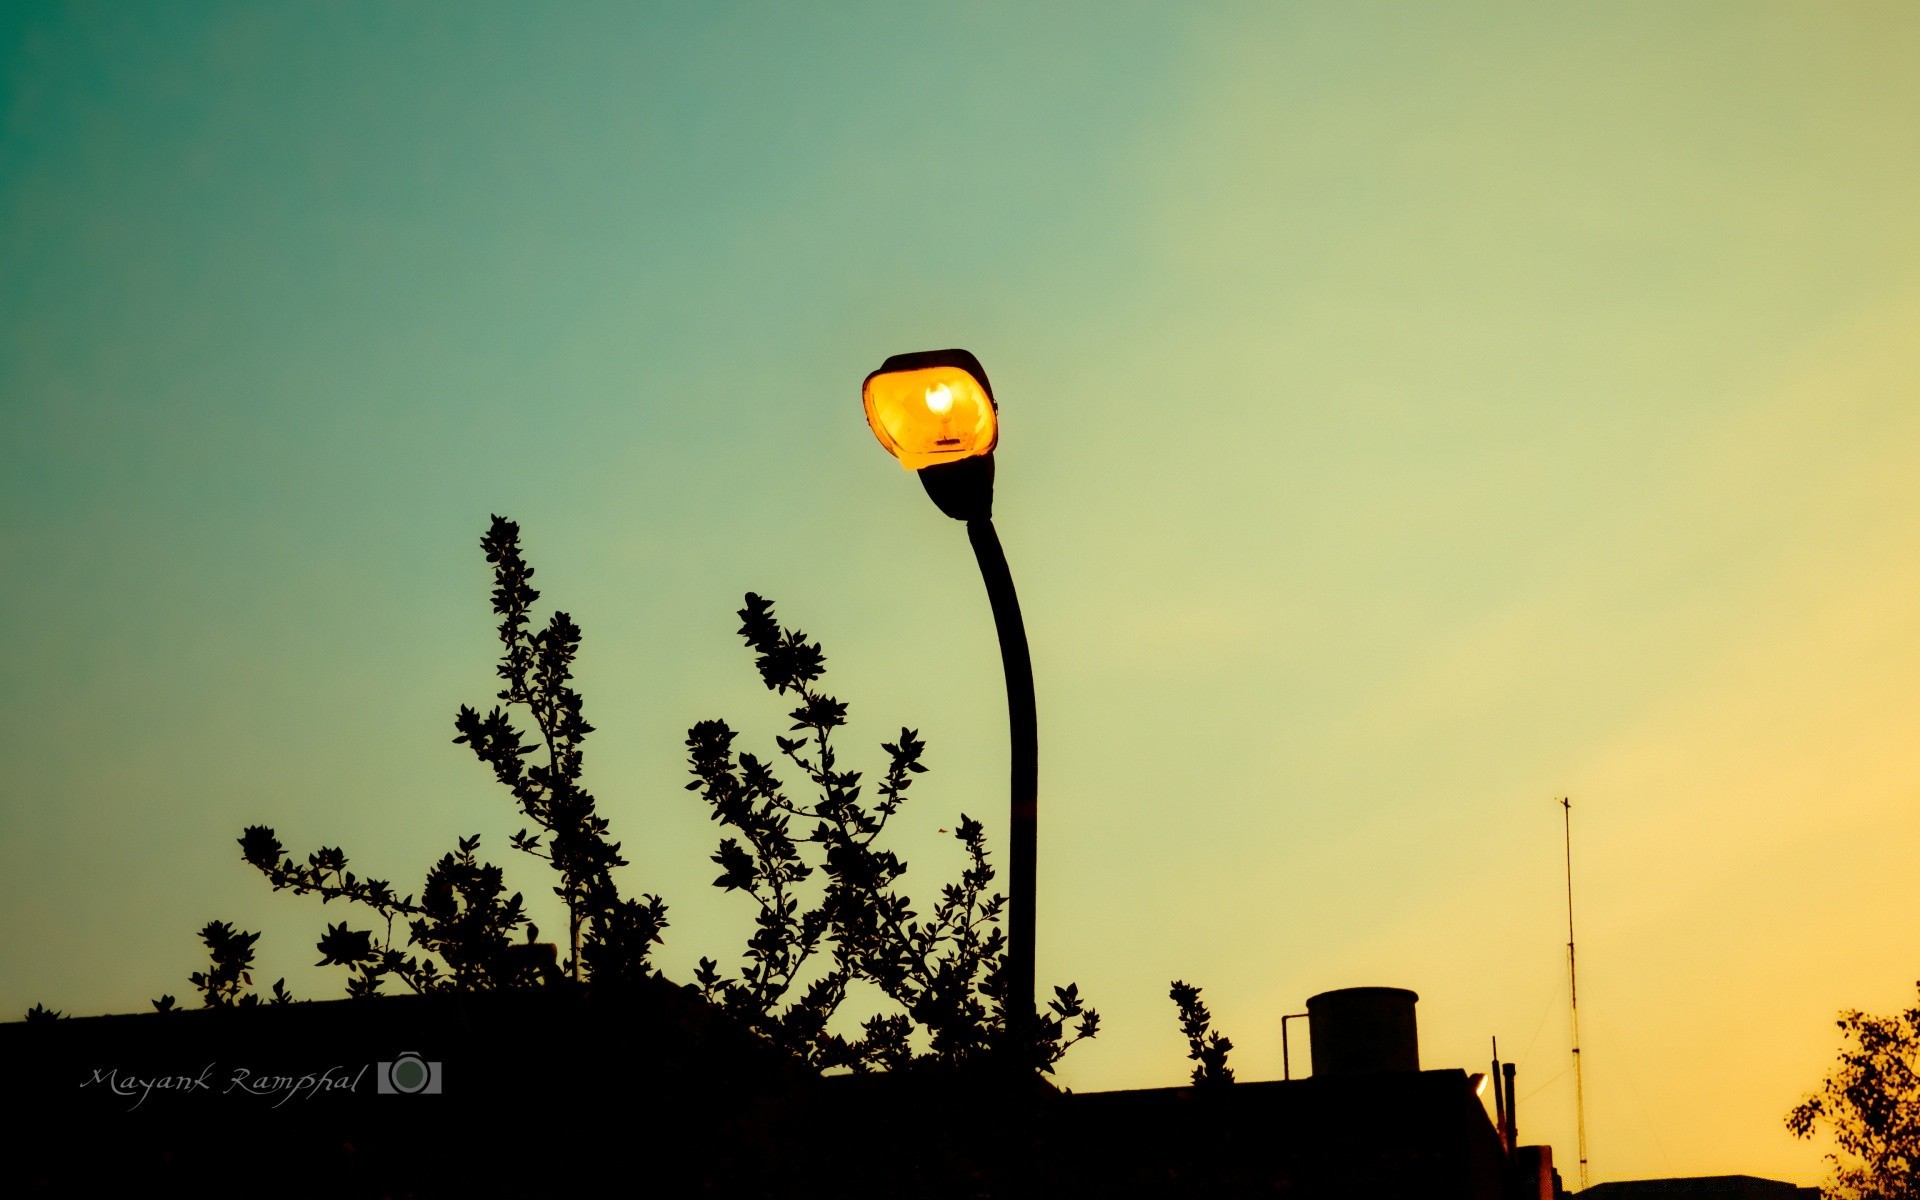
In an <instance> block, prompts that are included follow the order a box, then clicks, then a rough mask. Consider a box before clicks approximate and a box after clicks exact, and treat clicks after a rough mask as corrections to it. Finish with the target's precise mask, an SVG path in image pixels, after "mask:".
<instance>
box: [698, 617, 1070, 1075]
mask: <svg viewBox="0 0 1920 1200" xmlns="http://www.w3.org/2000/svg"><path fill="white" fill-rule="evenodd" d="M738 616H739V617H740V621H741V625H740V629H739V631H738V632H739V636H740V637H741V639H742V640H743V641H744V642H745V643H746V646H747V648H748V649H749V650H751V651H752V652H753V653H754V654H755V656H756V657H755V661H754V665H755V666H756V667H757V668H758V669H759V672H760V678H761V682H762V683H764V684H765V685H766V687H767V689H768V690H769V691H771V692H773V693H774V694H776V695H782V696H785V695H789V694H790V695H791V696H792V697H793V699H794V700H795V701H796V706H795V707H794V708H793V710H792V711H791V712H789V713H788V716H789V717H790V718H791V720H792V721H793V724H792V726H791V728H790V729H789V733H792V734H797V735H799V736H792V737H789V736H777V737H776V738H775V739H774V741H775V744H776V746H777V747H778V749H779V753H780V755H781V757H783V758H784V759H785V760H786V761H787V763H788V764H790V765H791V766H792V767H793V768H795V769H797V771H798V772H799V774H800V775H801V776H802V777H804V778H805V779H806V781H807V784H808V785H809V793H810V794H809V795H808V796H807V797H806V798H804V799H800V798H795V797H792V796H790V795H789V794H788V793H787V791H786V789H785V787H784V786H783V785H782V784H781V782H780V780H779V779H778V778H777V777H776V776H775V775H774V773H773V771H772V769H771V767H770V766H769V765H768V763H767V762H766V761H764V760H763V759H761V758H759V757H757V756H755V755H753V754H751V753H744V752H743V753H740V754H739V755H738V756H737V757H736V755H735V753H734V749H733V743H734V740H735V737H736V734H735V732H734V731H733V730H732V729H731V728H730V727H728V725H727V724H726V723H725V722H724V721H702V722H700V723H699V724H696V725H695V726H694V727H693V728H692V729H691V730H690V731H689V732H688V734H687V762H688V767H689V770H690V771H691V773H692V775H693V776H694V778H693V780H692V781H691V782H690V783H688V784H687V789H688V790H689V791H697V792H699V793H700V794H701V798H702V799H703V800H705V801H706V803H707V805H708V806H709V807H710V808H711V810H712V811H711V813H710V814H709V815H710V816H711V818H712V819H713V820H714V821H716V822H718V823H719V824H720V825H722V826H723V827H725V828H727V829H730V830H732V831H734V832H735V833H736V834H737V836H728V837H724V838H722V840H721V841H720V844H719V848H718V850H716V851H715V853H714V855H713V861H714V862H715V863H716V864H717V865H718V866H719V867H720V869H721V874H720V876H719V877H718V878H716V879H715V880H714V886H715V887H718V888H720V889H722V890H723V891H729V892H732V891H738V892H743V893H745V894H746V895H747V896H748V897H750V898H751V899H752V900H753V901H754V903H755V905H756V908H757V910H758V911H757V913H756V922H757V927H756V930H755V933H754V935H753V937H752V938H751V939H750V940H749V942H748V945H747V948H746V951H745V954H744V956H743V963H742V965H741V967H740V971H739V976H738V978H734V979H729V978H724V977H722V976H721V974H720V972H719V966H718V964H717V963H715V962H714V961H713V960H712V959H702V960H701V962H700V967H699V971H698V973H697V975H696V978H695V982H696V983H697V985H698V986H699V987H700V989H701V992H702V994H704V995H706V996H707V997H709V998H710V999H712V1000H714V1001H715V1002H716V1003H718V1004H719V1005H720V1006H721V1007H722V1008H724V1009H725V1010H727V1011H728V1012H731V1013H733V1014H735V1015H736V1016H737V1017H739V1018H740V1019H742V1020H743V1021H745V1022H746V1023H747V1024H749V1025H750V1026H752V1027H753V1028H755V1029H758V1030H760V1031H762V1032H763V1033H765V1034H766V1035H767V1036H769V1037H770V1038H772V1039H773V1040H775V1041H776V1042H778V1043H780V1044H782V1045H784V1046H786V1047H787V1048H788V1049H790V1050H792V1051H793V1052H795V1053H797V1054H801V1055H803V1056H805V1057H807V1058H808V1059H809V1060H810V1061H812V1062H814V1063H815V1064H816V1065H818V1066H821V1067H847V1068H850V1069H852V1070H855V1071H870V1070H875V1069H883V1070H897V1069H899V1068H902V1067H904V1066H907V1065H909V1064H910V1063H914V1062H916V1061H918V1062H922V1063H927V1064H942V1065H947V1066H957V1065H960V1064H964V1063H969V1062H974V1061H978V1060H980V1059H982V1058H984V1057H986V1056H988V1055H990V1054H993V1053H996V1052H999V1051H1002V1050H1004V1049H1008V1047H1007V1046H1006V1030H1007V1002H1006V981H1005V965H1006V944H1007V943H1006V934H1005V931H1004V930H1002V929H1001V928H1000V924H999V922H1000V919H1001V916H1002V914H1003V912H1004V911H1005V908H1006V897H1004V896H1003V895H1000V894H999V893H990V892H989V890H988V889H989V887H990V885H991V884H992V882H993V878H994V869H993V867H992V865H991V864H990V862H989V861H988V855H987V849H986V832H985V828H984V827H983V826H982V825H981V823H980V822H978V821H976V820H974V819H973V818H971V817H968V816H967V815H966V814H964V813H963V814H961V815H960V818H959V821H958V823H957V826H956V829H955V832H956V834H957V835H958V840H959V842H960V844H961V846H962V847H963V848H964V850H965V852H966V855H967V866H966V867H965V869H964V870H963V871H962V872H961V875H960V879H959V881H958V882H957V883H951V884H947V885H946V886H945V887H944V888H943V889H942V891H941V897H940V900H939V902H938V903H937V904H936V905H935V906H934V908H933V910H932V912H931V913H930V914H929V915H928V916H927V917H926V918H925V919H921V917H920V916H919V914H918V913H917V912H916V911H915V910H914V908H913V906H912V901H911V900H910V899H909V898H908V897H907V895H906V894H905V893H904V892H902V891H901V890H900V889H899V887H898V886H897V885H898V883H899V881H900V879H901V877H902V876H903V875H905V874H906V870H907V864H906V863H905V862H904V861H903V860H902V859H901V858H900V857H899V856H898V855H896V854H895V853H894V852H892V851H891V850H886V849H883V848H881V847H880V846H879V845H878V841H879V838H880V836H881V834H882V833H884V832H885V830H886V827H887V823H888V821H889V820H890V819H891V818H892V817H893V816H894V815H895V814H896V813H898V812H899V811H900V808H901V806H902V805H903V804H904V803H905V802H906V799H907V794H908V791H909V790H910V789H911V787H912V785H913V780H914V777H915V776H916V775H920V774H923V773H925V771H926V770H927V768H926V765H925V764H924V763H923V762H922V761H921V759H922V756H923V754H924V753H925V750H926V744H925V743H924V742H923V741H922V740H921V739H920V736H919V734H918V732H917V731H915V730H913V729H907V728H902V729H901V731H900V736H899V737H898V738H897V739H895V740H894V741H891V742H886V743H883V744H882V745H881V749H882V750H883V751H885V752H886V755H887V768H886V771H885V773H884V774H883V775H882V776H881V777H880V779H879V781H878V783H877V784H875V786H874V795H875V797H876V798H875V800H874V801H873V802H872V803H871V804H868V803H866V802H864V801H863V800H862V795H861V794H862V784H861V773H860V772H858V771H848V770H844V769H842V767H841V765H840V760H839V756H838V752H837V750H836V748H835V746H834V744H833V734H834V731H835V730H837V729H839V728H840V727H841V726H842V725H844V724H845V723H846V715H847V705H846V704H845V702H843V701H841V700H838V699H836V698H835V697H833V696H831V695H828V694H827V693H826V692H825V691H823V690H822V689H821V688H820V687H819V686H817V685H818V684H819V681H820V680H821V678H822V676H823V675H824V674H825V671H826V654H825V652H824V651H823V650H822V648H821V646H820V644H819V643H818V642H816V641H813V640H811V639H809V638H808V637H807V635H806V633H805V632H804V631H802V630H799V629H789V628H782V627H781V626H780V624H779V622H778V620H777V619H776V617H775V614H774V607H773V603H772V601H770V600H767V599H765V598H763V597H761V596H758V595H755V594H753V593H751V592H749V593H748V594H747V596H746V607H744V608H742V609H741V610H740V611H739V613H738ZM796 824H798V825H799V826H801V827H803V829H802V831H801V832H800V833H799V835H798V836H797V837H796ZM810 859H811V861H809V860H810ZM815 875H819V876H823V877H824V882H823V883H822V884H821V885H820V886H819V887H818V888H817V889H815V891H814V895H813V902H812V903H811V905H810V906H809V907H807V908H805V909H803V908H802V907H801V900H800V892H801V890H802V885H803V884H805V883H806V881H808V880H809V879H811V878H813V877H814V876H815ZM823 949H824V951H825V953H826V954H827V956H828V958H829V959H830V965H827V966H826V967H825V968H824V969H823V970H822V971H821V972H820V973H819V974H818V975H817V976H816V977H815V978H814V979H813V980H812V982H811V983H810V984H809V985H808V986H807V987H806V988H805V990H804V991H803V992H802V994H801V995H800V997H799V998H798V999H797V1000H795V1001H793V1002H792V1003H790V1004H786V1005H785V1007H784V1008H783V1007H782V1004H783V1003H784V1002H785V1001H786V998H787V997H788V995H789V994H790V993H791V992H792V991H793V989H794V988H795V987H796V985H797V983H798V981H799V980H800V979H801V977H802V969H803V968H804V967H805V966H806V965H807V963H808V962H809V960H811V959H813V958H815V956H817V955H819V954H820V953H821V952H822V951H823ZM855 979H866V980H868V981H870V982H872V983H873V984H875V985H876V986H878V988H879V989H880V991H881V992H882V993H883V994H885V995H886V996H887V997H888V998H889V999H891V1000H892V1001H894V1002H895V1003H896V1004H897V1005H898V1006H899V1007H900V1009H901V1010H902V1011H901V1012H898V1013H894V1014H885V1015H875V1016H872V1017H869V1018H868V1019H867V1020H866V1021H865V1022H864V1023H863V1025H862V1033H861V1036H859V1037H857V1038H851V1039H849V1038H845V1037H841V1036H839V1035H835V1034H830V1033H828V1032H827V1031H826V1026H827V1024H828V1022H829V1021H830V1020H831V1019H832V1017H833V1015H834V1013H835V1011H836V1010H837V1009H838V1008H839V1006H840V1004H841V1003H842V1001H844V1000H845V998H846V994H847V985H848V984H849V983H850V982H852V981H853V980H855ZM1074 1018H1078V1019H1079V1024H1078V1027H1077V1028H1076V1030H1075V1031H1074V1033H1073V1035H1072V1036H1067V1035H1066V1033H1065V1023H1066V1022H1068V1021H1070V1020H1073V1019H1074ZM1099 1020H1100V1018H1099V1014H1098V1013H1096V1012H1095V1011H1093V1010H1092V1009H1089V1008H1087V1007H1086V1006H1085V1005H1084V1003H1083V1002H1082V1001H1081V1000H1080V997H1079V993H1078V989H1077V987H1075V986H1073V985H1069V986H1067V987H1065V988H1056V989H1055V998H1054V1000H1053V1002H1052V1004H1051V1006H1050V1014H1049V1015H1048V1016H1047V1017H1045V1018H1043V1019H1042V1020H1041V1021H1040V1022H1039V1023H1038V1026H1039V1028H1038V1029H1037V1031H1036V1039H1035V1044H1034V1045H1033V1046H1030V1047H1012V1048H1011V1049H1012V1050H1013V1052H1014V1053H1015V1054H1016V1055H1018V1056H1019V1057H1020V1058H1024V1059H1026V1060H1028V1062H1029V1063H1030V1065H1032V1066H1035V1067H1038V1068H1040V1069H1043V1070H1051V1069H1052V1066H1053V1064H1054V1063H1056V1062H1057V1061H1059V1059H1060V1056H1061V1055H1062V1054H1064V1053H1065V1052H1066V1050H1067V1048H1068V1047H1070V1046H1072V1045H1073V1044H1074V1043H1075V1042H1078V1041H1080V1040H1083V1039H1085V1038H1090V1037H1093V1036H1094V1035H1095V1033H1096V1032H1097V1031H1098V1027H1099ZM916 1029H917V1030H918V1031H919V1033H920V1034H922V1035H923V1036H924V1049H917V1048H916V1045H915V1040H916V1039H915V1034H916Z"/></svg>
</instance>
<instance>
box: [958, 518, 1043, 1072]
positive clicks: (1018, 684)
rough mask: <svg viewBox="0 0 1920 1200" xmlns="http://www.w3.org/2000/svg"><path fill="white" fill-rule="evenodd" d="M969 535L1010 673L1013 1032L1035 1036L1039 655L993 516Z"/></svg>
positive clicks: (1009, 877) (1010, 1008)
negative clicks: (1031, 645) (1030, 642)
mask: <svg viewBox="0 0 1920 1200" xmlns="http://www.w3.org/2000/svg"><path fill="white" fill-rule="evenodd" d="M967 540H968V541H970V542H972V543H973V555H974V557H975V558H977V559H978V560H979V561H980V577H981V578H982V579H983V580H985V581H986V585H987V603H989V604H991V605H992V606H993V624H994V628H995V629H997V630H998V631H999V634H1000V663H1001V667H1002V669H1003V671H1004V672H1005V674H1006V677H1007V726H1008V732H1009V735H1010V740H1011V742H1012V767H1013V769H1012V772H1011V779H1010V787H1009V789H1008V790H1009V793H1010V794H1011V796H1012V800H1013V844H1012V847H1011V853H1010V854H1009V856H1008V860H1007V921H1008V932H1007V1011H1008V1029H1009V1032H1010V1033H1014V1032H1015V1031H1017V1030H1020V1027H1021V1026H1023V1025H1024V1026H1026V1027H1027V1028H1026V1029H1025V1030H1023V1031H1020V1034H1019V1035H1018V1036H1016V1039H1015V1042H1014V1044H1015V1045H1016V1046H1021V1045H1023V1044H1024V1043H1023V1041H1022V1040H1020V1038H1021V1037H1022V1036H1024V1037H1031V1036H1032V1034H1033V1032H1034V1031H1033V1029H1032V1024H1033V1019H1034V978H1033V907H1034V901H1033V892H1034V858H1035V857H1036V852H1037V850H1038V848H1039V847H1038V842H1039V834H1038V825H1039V816H1040V731H1039V721H1038V717H1037V715H1036V714H1035V711H1034V704H1033V659H1032V658H1031V657H1029V656H1028V654H1027V629H1026V626H1025V624H1023V623H1022V622H1021V620H1020V598H1019V597H1018V596H1017V595H1015V594H1014V591H1013V575H1012V573H1011V572H1009V571H1008V570H1007V556H1006V554H1005V553H1004V552H1002V551H1001V549H1000V535H999V534H998V533H997V532H995V530H994V528H993V519H992V518H991V517H984V518H981V519H980V520H977V521H968V522H967Z"/></svg>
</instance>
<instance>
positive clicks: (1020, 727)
mask: <svg viewBox="0 0 1920 1200" xmlns="http://www.w3.org/2000/svg"><path fill="white" fill-rule="evenodd" d="M935 366H943V367H958V368H960V369H962V370H964V371H966V372H967V373H968V374H970V375H972V376H973V377H974V378H975V379H976V380H978V381H979V383H980V386H981V389H982V390H983V391H985V393H986V395H987V399H988V402H989V403H991V402H992V399H993V388H992V386H991V385H990V384H989V383H988V382H987V373H986V370H985V369H984V368H982V367H981V365H980V360H979V359H977V358H975V357H974V356H973V355H972V354H970V353H968V352H967V351H965V350H931V351H923V352H921V353H917V354H896V355H894V356H893V357H892V358H889V359H887V361H886V362H884V363H882V364H881V366H880V370H879V371H877V372H875V374H876V375H878V374H882V373H885V372H891V371H912V370H920V369H924V368H927V367H935ZM915 474H917V475H918V476H919V477H920V483H921V485H922V486H924V487H925V488H926V489H927V495H928V496H930V497H931V498H932V499H933V502H934V504H936V505H938V506H939V508H940V511H941V512H943V513H945V514H947V515H948V516H949V517H952V518H953V519H954V520H956V521H964V522H966V526H967V540H968V541H970V542H972V543H973V555H974V558H975V559H976V560H978V561H979V563H980V578H981V579H982V580H983V581H984V582H985V583H986V585H987V603H988V604H989V605H990V606H991V607H992V609H993V624H994V628H995V630H996V631H997V632H998V633H999V635H1000V664H1001V669H1002V671H1003V672H1004V674H1005V675H1006V680H1007V726H1008V735H1009V740H1010V742H1011V765H1012V769H1011V772H1010V780H1009V789H1008V790H1009V792H1010V794H1011V800H1012V845H1011V847H1010V850H1011V853H1010V854H1009V855H1008V861H1007V924H1008V928H1007V1033H1008V1036H1009V1041H1010V1043H1011V1047H1010V1048H1011V1049H1012V1050H1013V1052H1014V1054H1015V1056H1016V1057H1015V1060H1014V1061H1015V1062H1016V1063H1019V1064H1020V1065H1022V1066H1024V1065H1025V1064H1024V1061H1023V1059H1024V1057H1025V1056H1026V1055H1027V1054H1028V1053H1029V1049H1028V1048H1029V1047H1030V1046H1031V1045H1032V1043H1033V1040H1034V1038H1035V1036H1036V1034H1037V1024H1038V1022H1037V1019H1036V1016H1037V1014H1036V1010H1035V1006H1034V990H1035V987H1034V970H1033V944H1034V936H1033V914H1034V860H1035V858H1036V857H1037V856H1038V850H1039V837H1038V826H1039V814H1040V732H1039V722H1038V718H1037V715H1036V713H1035V709H1034V701H1033V659H1032V657H1031V656H1030V655H1029V654H1028V652H1027V628H1026V624H1025V623H1024V622H1023V621H1022V620H1021V619H1020V597H1019V596H1018V595H1017V594H1016V593H1015V592H1014V590H1013V574H1012V572H1011V571H1009V570H1008V569H1007V556H1006V552H1005V551H1003V550H1002V549H1001V548H1000V534H999V533H998V531H996V530H995V529H994V527H993V453H992V452H991V451H989V452H987V453H986V454H982V455H977V456H975V457H971V458H963V459H959V460H956V461H953V462H945V463H936V464H934V465H932V466H927V467H922V468H920V469H919V470H918V471H916V472H915Z"/></svg>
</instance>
